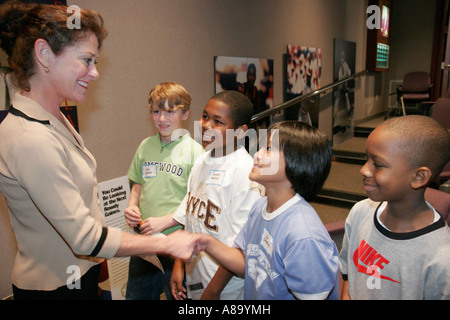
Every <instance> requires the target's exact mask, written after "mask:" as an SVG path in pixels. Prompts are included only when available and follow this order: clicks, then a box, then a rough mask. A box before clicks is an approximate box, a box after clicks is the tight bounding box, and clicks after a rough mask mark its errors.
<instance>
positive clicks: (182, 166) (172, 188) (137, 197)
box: [125, 82, 203, 300]
mask: <svg viewBox="0 0 450 320" xmlns="http://www.w3.org/2000/svg"><path fill="white" fill-rule="evenodd" d="M148 102H149V104H148V108H149V110H150V113H151V115H152V120H153V123H154V125H155V127H156V129H157V130H158V134H156V135H154V136H151V137H148V138H146V139H144V140H143V141H142V143H141V144H140V146H139V147H138V149H137V151H136V154H135V156H134V159H133V161H132V163H131V166H130V169H129V171H128V177H129V178H130V180H131V181H132V182H133V186H132V189H131V194H130V201H129V204H128V207H127V208H126V209H125V219H126V221H127V223H128V225H129V226H130V227H134V228H138V229H139V232H140V233H141V234H147V233H150V232H149V228H148V223H149V221H150V219H151V218H152V217H161V216H165V215H167V214H170V213H172V212H174V211H175V210H176V209H177V208H178V206H179V204H180V202H181V201H182V200H183V198H184V196H185V195H186V189H187V181H188V177H189V173H190V171H191V168H192V166H193V164H194V162H195V159H196V157H197V156H199V155H200V154H201V153H202V152H203V148H202V146H201V145H200V144H199V143H197V142H196V141H195V140H194V139H192V138H191V137H190V135H189V133H188V131H187V130H184V129H182V124H183V121H185V120H187V119H188V117H189V108H190V103H191V97H190V95H189V93H188V92H187V91H186V89H185V88H183V87H182V86H181V85H179V84H176V83H173V82H167V83H161V84H159V85H157V86H156V87H155V88H153V89H152V90H151V91H150V95H149V101H148ZM180 228H181V226H176V227H172V228H168V229H166V230H163V231H162V233H163V234H166V235H167V234H169V233H171V232H173V231H175V230H176V229H180ZM158 258H159V260H160V262H161V265H162V266H163V269H164V273H163V272H162V271H161V270H160V269H159V268H157V267H156V266H155V265H153V264H152V263H150V262H148V261H146V260H144V259H142V258H140V257H132V258H130V266H129V276H128V284H127V292H126V298H127V299H130V300H132V299H139V300H144V299H147V300H149V299H151V300H155V299H156V300H157V299H159V297H160V295H161V293H162V292H163V291H164V292H165V294H166V297H167V299H171V298H172V297H171V294H170V286H169V282H170V277H171V272H172V267H173V260H172V259H171V258H169V257H166V256H158Z"/></svg>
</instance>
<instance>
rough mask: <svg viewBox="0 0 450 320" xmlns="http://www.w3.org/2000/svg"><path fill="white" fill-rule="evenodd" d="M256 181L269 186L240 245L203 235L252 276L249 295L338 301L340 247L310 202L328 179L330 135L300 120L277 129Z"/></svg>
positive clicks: (206, 246)
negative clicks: (338, 248)
mask: <svg viewBox="0 0 450 320" xmlns="http://www.w3.org/2000/svg"><path fill="white" fill-rule="evenodd" d="M270 132H271V135H270V139H269V141H268V144H267V146H264V147H262V148H261V149H260V150H259V151H258V152H257V153H256V155H255V165H254V167H253V169H252V171H251V173H250V179H251V180H252V181H256V182H258V183H260V184H262V185H263V186H264V187H265V191H266V197H265V198H262V199H260V200H258V201H257V202H256V203H255V204H254V206H253V208H252V210H251V212H250V215H249V218H248V221H247V223H246V224H245V225H244V227H243V228H242V230H241V232H240V233H239V234H238V236H237V237H236V240H235V244H234V246H231V245H230V244H227V243H222V242H220V241H218V240H217V239H215V238H213V237H211V236H209V235H205V234H198V236H199V240H198V242H197V244H198V249H200V250H206V251H207V252H208V253H209V254H210V255H211V256H213V257H214V258H215V259H217V260H218V261H219V262H220V263H221V264H222V265H223V266H224V267H226V268H227V269H228V270H230V271H232V272H234V273H236V274H237V275H240V276H241V277H244V279H245V295H244V299H248V300H250V299H251V300H273V299H277V300H294V299H309V300H311V299H338V296H339V294H338V251H337V248H336V245H335V243H334V242H333V240H332V239H331V238H330V235H329V234H328V232H327V230H326V229H325V227H324V225H323V224H322V222H321V220H320V218H319V216H318V215H317V213H316V212H315V211H314V209H313V208H312V207H311V205H309V203H308V202H307V201H310V200H311V199H312V198H313V197H314V196H315V195H316V193H317V192H318V191H319V189H320V188H321V187H322V185H323V183H324V182H325V179H326V178H327V176H328V174H329V171H330V166H331V146H330V143H329V141H328V139H327V137H326V135H325V134H324V133H322V132H320V131H319V130H318V129H316V128H314V127H312V126H309V125H307V124H305V123H302V122H298V121H284V122H279V123H276V124H274V125H273V126H272V127H271V131H270Z"/></svg>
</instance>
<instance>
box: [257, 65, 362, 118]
mask: <svg viewBox="0 0 450 320" xmlns="http://www.w3.org/2000/svg"><path fill="white" fill-rule="evenodd" d="M367 72H368V70H364V71H360V72H358V73H354V74H352V75H351V76H348V77H346V78H344V79H341V80H338V81H336V82H333V83H332V84H329V85H327V86H325V87H323V88H320V89H317V90H315V91H312V92H310V93H307V94H305V95H302V96H298V97H295V98H294V99H291V100H289V101H286V102H284V103H282V104H280V105H278V106H275V107H273V108H269V109H267V110H264V111H262V112H260V113H257V114H255V115H253V117H252V123H254V122H256V121H258V120H261V119H262V118H265V117H267V116H270V115H272V114H274V113H277V112H278V111H281V110H284V109H287V108H289V107H292V106H295V105H297V104H299V103H300V102H303V101H305V100H308V99H311V98H312V97H315V96H317V95H319V94H322V93H324V92H326V91H328V90H330V89H333V88H334V87H337V86H339V85H341V84H343V83H345V82H348V81H350V80H352V79H356V78H359V77H362V76H364V75H365V74H366V73H367Z"/></svg>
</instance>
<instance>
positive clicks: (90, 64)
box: [49, 32, 99, 102]
mask: <svg viewBox="0 0 450 320" xmlns="http://www.w3.org/2000/svg"><path fill="white" fill-rule="evenodd" d="M97 56H98V40H97V37H96V36H95V34H94V33H92V32H88V33H87V34H86V36H85V37H84V38H82V39H80V40H79V41H78V42H77V43H76V44H74V45H72V46H70V47H67V48H66V49H64V51H63V52H61V53H60V54H58V55H57V56H55V55H53V59H52V63H51V64H50V65H49V70H50V72H49V76H50V82H51V85H52V86H53V88H54V92H55V94H56V95H57V96H58V98H59V99H60V100H61V101H63V100H70V101H74V102H83V101H84V100H85V98H86V92H87V88H88V85H89V82H90V81H91V80H95V79H97V78H98V77H99V73H98V72H97V68H96V67H95V63H96V59H97Z"/></svg>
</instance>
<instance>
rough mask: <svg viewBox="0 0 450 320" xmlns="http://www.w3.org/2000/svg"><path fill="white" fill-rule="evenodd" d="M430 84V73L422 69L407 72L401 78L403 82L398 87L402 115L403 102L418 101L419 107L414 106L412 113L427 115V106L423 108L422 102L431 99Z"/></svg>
mask: <svg viewBox="0 0 450 320" xmlns="http://www.w3.org/2000/svg"><path fill="white" fill-rule="evenodd" d="M432 86H433V85H432V84H431V80H430V75H429V74H428V73H426V72H423V71H415V72H410V73H407V74H406V75H405V77H404V79H403V84H402V85H401V87H400V88H398V93H397V94H399V95H400V101H401V105H402V111H403V115H406V107H405V103H408V102H412V103H415V104H417V103H419V108H418V109H417V108H415V109H416V110H414V109H412V110H414V111H415V112H414V113H419V114H426V115H428V114H427V113H428V108H426V109H427V110H424V107H423V105H422V102H425V101H429V100H431V90H430V89H431V87H432Z"/></svg>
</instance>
